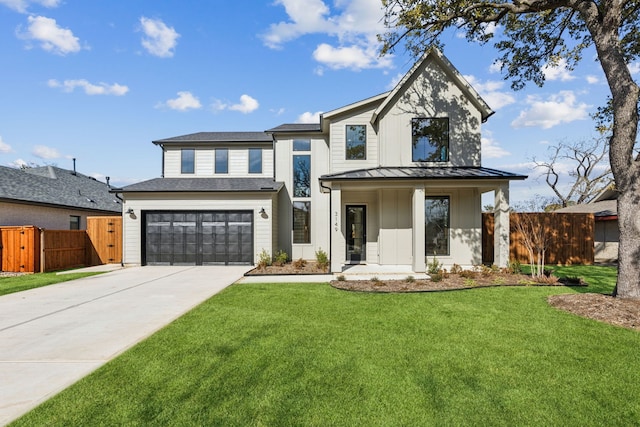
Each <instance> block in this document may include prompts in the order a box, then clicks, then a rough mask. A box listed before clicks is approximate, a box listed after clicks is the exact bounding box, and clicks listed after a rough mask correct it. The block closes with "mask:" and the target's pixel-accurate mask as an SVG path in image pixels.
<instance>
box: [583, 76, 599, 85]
mask: <svg viewBox="0 0 640 427" xmlns="http://www.w3.org/2000/svg"><path fill="white" fill-rule="evenodd" d="M585 78H586V80H587V83H589V84H590V85H594V84H596V83H598V82H599V81H600V79H599V78H598V77H596V76H593V75H588V76H587V77H585Z"/></svg>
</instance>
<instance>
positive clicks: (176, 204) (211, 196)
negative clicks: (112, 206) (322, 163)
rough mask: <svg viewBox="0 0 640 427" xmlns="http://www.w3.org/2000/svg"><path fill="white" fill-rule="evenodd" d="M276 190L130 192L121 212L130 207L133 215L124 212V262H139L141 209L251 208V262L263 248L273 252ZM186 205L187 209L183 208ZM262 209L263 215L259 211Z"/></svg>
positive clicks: (140, 260)
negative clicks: (266, 191)
mask: <svg viewBox="0 0 640 427" xmlns="http://www.w3.org/2000/svg"><path fill="white" fill-rule="evenodd" d="M275 195H276V193H240V194H227V193H224V194H215V193H178V194H176V193H163V194H136V195H131V194H130V195H129V196H128V197H127V199H126V200H125V204H124V211H125V212H126V211H127V210H128V209H129V208H131V209H133V211H134V214H133V215H128V214H124V215H123V246H124V251H123V262H124V263H125V264H128V265H140V264H141V263H142V247H141V241H142V240H141V238H142V236H143V234H144V233H145V230H143V228H142V215H143V212H144V211H185V210H188V211H227V210H232V211H252V212H253V252H254V261H255V259H257V254H259V253H260V252H261V251H262V249H265V250H266V251H267V252H269V253H273V251H274V246H275V241H274V234H273V230H272V224H271V223H272V218H273V215H274V214H275V209H274V204H275V201H274V200H275ZM185 207H188V209H185ZM263 208H264V210H265V215H264V217H263V215H261V214H260V210H261V209H263Z"/></svg>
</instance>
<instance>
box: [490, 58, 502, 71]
mask: <svg viewBox="0 0 640 427" xmlns="http://www.w3.org/2000/svg"><path fill="white" fill-rule="evenodd" d="M503 65H504V63H503V62H502V61H500V60H499V59H497V60H495V61H494V62H493V64H491V65H490V66H489V72H490V73H491V74H495V73H500V72H502V66H503Z"/></svg>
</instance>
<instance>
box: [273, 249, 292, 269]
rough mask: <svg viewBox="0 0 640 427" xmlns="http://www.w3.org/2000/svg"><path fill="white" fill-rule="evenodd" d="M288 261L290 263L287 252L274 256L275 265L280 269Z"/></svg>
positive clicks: (279, 252) (277, 253) (280, 252)
mask: <svg viewBox="0 0 640 427" xmlns="http://www.w3.org/2000/svg"><path fill="white" fill-rule="evenodd" d="M287 261H289V255H287V253H286V252H285V251H278V252H276V254H275V255H274V256H273V265H276V266H278V267H282V266H283V265H285V264H286V263H287Z"/></svg>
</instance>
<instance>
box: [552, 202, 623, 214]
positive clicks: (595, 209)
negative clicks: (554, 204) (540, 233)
mask: <svg viewBox="0 0 640 427" xmlns="http://www.w3.org/2000/svg"><path fill="white" fill-rule="evenodd" d="M554 212H558V213H592V214H593V216H594V217H596V218H598V217H607V216H618V202H617V201H616V200H603V201H601V202H591V203H583V204H579V205H573V206H567V207H566V208H562V209H558V210H556V211H554Z"/></svg>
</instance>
